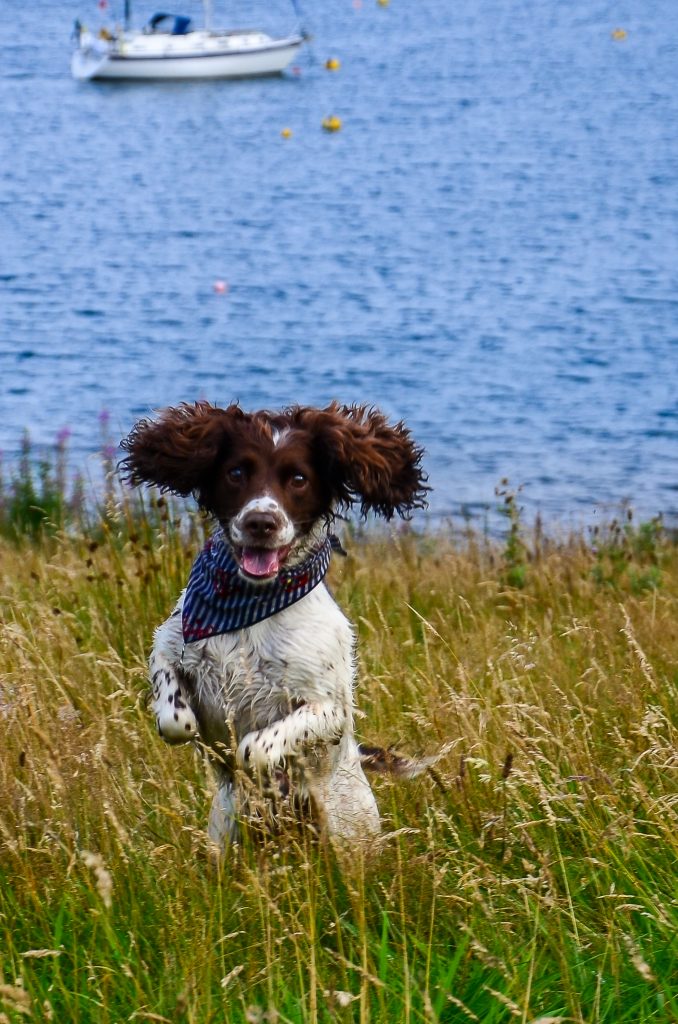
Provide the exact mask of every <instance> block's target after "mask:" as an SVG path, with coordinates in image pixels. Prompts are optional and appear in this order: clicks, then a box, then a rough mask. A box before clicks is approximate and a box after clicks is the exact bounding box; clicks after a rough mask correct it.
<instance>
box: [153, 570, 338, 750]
mask: <svg viewBox="0 0 678 1024" xmlns="http://www.w3.org/2000/svg"><path fill="white" fill-rule="evenodd" d="M178 618H179V617H178V616H176V617H175V621H176V622H177V625H178V624H179V623H178ZM170 621H172V620H170ZM182 667H183V669H184V671H185V672H186V673H187V675H188V676H189V678H190V679H191V680H192V681H193V683H194V694H195V695H196V697H197V707H196V712H197V714H198V717H199V718H200V719H202V723H201V731H204V730H205V729H206V731H207V732H208V733H210V734H212V735H214V736H215V738H216V733H218V732H221V731H222V730H223V728H224V725H225V723H226V721H228V722H229V723H230V724H231V725H232V726H233V727H234V728H235V731H236V734H237V735H238V736H242V735H244V734H245V733H246V732H249V731H250V730H252V729H259V728H262V727H264V726H267V725H269V724H270V723H271V722H273V721H275V720H276V719H278V718H280V716H281V715H285V714H289V712H290V710H291V709H293V708H294V707H297V706H299V705H301V704H308V703H313V702H316V701H327V700H331V701H334V702H336V703H337V704H339V705H342V706H344V707H346V708H347V709H348V708H349V707H350V706H351V703H352V679H353V633H352V630H351V626H350V625H349V623H348V621H347V619H346V618H345V616H344V615H343V613H342V612H341V610H340V609H339V608H338V606H337V605H336V604H335V602H334V601H333V599H332V598H331V597H330V595H329V593H328V591H327V589H326V587H325V586H324V585H323V584H320V585H319V586H318V587H316V588H315V589H314V590H312V591H311V593H310V594H308V595H306V597H304V598H302V599H301V600H300V601H297V602H296V604H293V605H291V606H290V607H289V608H286V609H284V610H283V611H281V612H278V613H277V614H276V615H273V616H271V617H270V618H268V619H265V620H264V621H263V622H259V623H256V624H255V625H253V626H249V627H248V628H246V629H242V630H239V631H237V632H234V633H223V634H220V635H218V636H214V637H210V638H209V639H207V640H201V641H198V642H196V643H192V644H188V645H187V646H186V648H185V650H184V652H183V660H182ZM222 723H223V724H222Z"/></svg>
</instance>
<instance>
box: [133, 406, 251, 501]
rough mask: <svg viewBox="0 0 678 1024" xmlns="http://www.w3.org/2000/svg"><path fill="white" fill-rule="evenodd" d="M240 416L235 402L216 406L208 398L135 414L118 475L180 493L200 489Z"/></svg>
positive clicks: (183, 493) (242, 415)
mask: <svg viewBox="0 0 678 1024" xmlns="http://www.w3.org/2000/svg"><path fill="white" fill-rule="evenodd" d="M244 418H245V414H244V413H243V412H242V410H241V409H240V408H239V407H238V406H237V405H231V406H229V407H228V408H227V409H219V408H217V407H216V406H213V405H211V404H210V403H209V402H195V403H194V404H193V405H191V404H189V403H187V402H184V403H182V404H181V405H178V406H175V407H173V408H169V409H165V410H164V411H163V412H162V413H161V414H160V417H159V418H158V419H157V420H140V421H139V423H137V425H136V426H135V427H134V429H133V430H132V432H131V433H130V434H129V436H128V437H126V438H125V439H124V441H122V442H121V444H120V447H121V448H122V449H123V451H126V452H127V453H128V454H127V457H126V458H124V459H123V460H122V461H121V463H120V469H121V472H122V475H123V479H125V480H126V481H127V482H128V483H130V484H142V483H146V484H155V485H156V486H157V487H159V488H160V489H161V490H163V491H172V492H173V493H174V494H180V495H182V496H183V497H186V496H187V495H189V494H192V493H193V492H194V491H199V490H200V489H201V488H202V486H203V484H204V482H205V478H206V477H207V475H208V474H209V472H210V470H211V469H212V468H213V466H214V464H215V462H216V461H217V459H218V458H219V456H220V455H222V453H223V451H224V449H225V446H226V444H227V443H228V437H229V433H230V432H231V430H232V428H233V424H234V421H235V420H237V419H244Z"/></svg>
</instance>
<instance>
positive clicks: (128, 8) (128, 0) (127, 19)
mask: <svg viewBox="0 0 678 1024" xmlns="http://www.w3.org/2000/svg"><path fill="white" fill-rule="evenodd" d="M131 7H132V4H131V0H125V31H126V32H127V31H128V30H129V27H130V25H131V23H132V11H131Z"/></svg>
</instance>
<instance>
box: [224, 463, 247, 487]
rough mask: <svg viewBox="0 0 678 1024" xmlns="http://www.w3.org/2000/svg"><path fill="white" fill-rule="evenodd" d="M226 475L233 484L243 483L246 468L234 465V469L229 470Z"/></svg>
mask: <svg viewBox="0 0 678 1024" xmlns="http://www.w3.org/2000/svg"><path fill="white" fill-rule="evenodd" d="M226 476H227V477H228V479H229V481H230V482H231V483H232V484H241V483H242V482H243V480H244V479H245V470H244V469H243V468H242V466H234V467H233V469H229V470H228V472H227V473H226Z"/></svg>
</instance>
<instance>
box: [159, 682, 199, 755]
mask: <svg viewBox="0 0 678 1024" xmlns="http://www.w3.org/2000/svg"><path fill="white" fill-rule="evenodd" d="M154 704H155V721H156V725H157V727H158V735H159V736H161V737H162V739H164V741H165V743H188V741H189V740H192V739H195V737H196V736H197V735H198V721H197V719H196V717H195V715H194V714H193V712H192V710H191V709H190V707H189V706H188V704H187V703H186V699H185V697H184V695H183V693H182V692H181V690H180V689H179V687H178V686H177V687H176V689H175V690H174V691H172V692H170V693H169V694H167V695H166V696H165V697H164V699H163V700H162V701H154Z"/></svg>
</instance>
